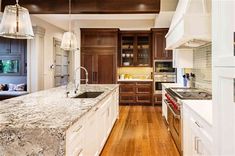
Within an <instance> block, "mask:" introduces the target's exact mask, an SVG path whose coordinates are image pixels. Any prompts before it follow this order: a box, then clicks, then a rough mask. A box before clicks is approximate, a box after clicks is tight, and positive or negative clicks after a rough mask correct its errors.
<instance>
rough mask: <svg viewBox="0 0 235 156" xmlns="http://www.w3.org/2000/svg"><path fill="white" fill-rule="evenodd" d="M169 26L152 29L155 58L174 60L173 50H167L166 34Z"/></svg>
mask: <svg viewBox="0 0 235 156" xmlns="http://www.w3.org/2000/svg"><path fill="white" fill-rule="evenodd" d="M167 32H168V28H153V29H152V42H153V43H152V45H153V47H152V48H153V58H154V59H155V60H172V51H171V50H166V49H165V48H166V38H165V36H166V34H167Z"/></svg>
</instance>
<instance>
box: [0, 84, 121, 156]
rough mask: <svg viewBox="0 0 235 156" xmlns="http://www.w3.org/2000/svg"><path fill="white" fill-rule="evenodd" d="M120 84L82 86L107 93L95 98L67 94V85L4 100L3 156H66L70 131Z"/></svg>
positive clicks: (0, 108) (0, 120) (0, 107)
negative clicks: (68, 96)
mask: <svg viewBox="0 0 235 156" xmlns="http://www.w3.org/2000/svg"><path fill="white" fill-rule="evenodd" d="M118 86H119V85H87V86H85V85H82V86H81V90H80V91H81V93H82V92H85V91H98V92H104V93H103V94H101V95H100V96H98V97H97V98H93V99H75V98H67V97H66V94H65V93H66V89H65V86H63V87H58V88H52V89H48V90H44V91H40V92H35V93H32V94H28V95H24V96H20V97H16V98H12V99H9V100H5V101H1V102H0V156H13V155H17V156H26V155H38V156H39V155H40V156H55V155H56V156H65V153H66V132H67V129H68V128H69V127H70V126H71V125H73V124H74V123H75V122H76V121H78V120H79V119H81V117H82V116H83V115H85V114H86V113H87V112H89V110H91V109H92V107H94V106H95V105H97V104H98V103H99V102H100V101H101V100H103V99H104V98H105V97H106V96H108V95H110V93H111V92H112V91H114V90H115V89H116V88H117V87H118Z"/></svg>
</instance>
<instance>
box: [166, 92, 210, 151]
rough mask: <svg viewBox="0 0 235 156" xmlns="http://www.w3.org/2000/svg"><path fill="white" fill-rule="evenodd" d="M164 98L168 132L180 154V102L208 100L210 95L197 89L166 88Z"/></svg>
mask: <svg viewBox="0 0 235 156" xmlns="http://www.w3.org/2000/svg"><path fill="white" fill-rule="evenodd" d="M165 96H166V100H165V101H164V102H165V103H166V105H167V107H168V110H167V112H168V115H167V119H168V123H169V130H170V132H171V135H172V138H173V140H174V141H175V144H176V147H177V148H178V150H179V152H180V153H181V154H182V146H181V143H182V117H181V100H210V99H211V98H212V96H211V94H210V93H208V92H206V91H204V90H201V89H197V88H168V89H166V95H165Z"/></svg>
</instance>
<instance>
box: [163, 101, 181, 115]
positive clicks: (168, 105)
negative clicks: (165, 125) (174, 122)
mask: <svg viewBox="0 0 235 156" xmlns="http://www.w3.org/2000/svg"><path fill="white" fill-rule="evenodd" d="M164 102H165V103H166V105H167V107H168V108H169V109H170V110H171V112H172V113H173V115H174V117H175V118H177V119H180V115H178V114H176V113H175V112H174V110H173V109H172V108H171V106H170V104H169V102H168V101H167V100H166V99H165V100H164Z"/></svg>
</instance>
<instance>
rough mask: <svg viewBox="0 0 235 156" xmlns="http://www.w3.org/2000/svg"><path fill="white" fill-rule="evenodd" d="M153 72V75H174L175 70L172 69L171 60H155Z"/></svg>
mask: <svg viewBox="0 0 235 156" xmlns="http://www.w3.org/2000/svg"><path fill="white" fill-rule="evenodd" d="M154 72H155V74H168V73H170V74H173V73H176V70H175V68H173V62H172V60H155V61H154Z"/></svg>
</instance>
